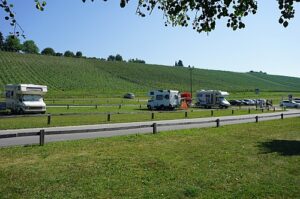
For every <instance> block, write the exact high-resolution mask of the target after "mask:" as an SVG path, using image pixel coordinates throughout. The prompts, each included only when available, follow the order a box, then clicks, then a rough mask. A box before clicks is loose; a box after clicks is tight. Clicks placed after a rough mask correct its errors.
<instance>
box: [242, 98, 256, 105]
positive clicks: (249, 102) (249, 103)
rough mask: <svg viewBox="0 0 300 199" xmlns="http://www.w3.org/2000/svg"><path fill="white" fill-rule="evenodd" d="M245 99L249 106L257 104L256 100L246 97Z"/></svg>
mask: <svg viewBox="0 0 300 199" xmlns="http://www.w3.org/2000/svg"><path fill="white" fill-rule="evenodd" d="M243 101H244V103H245V105H249V106H250V105H255V102H254V101H253V100H251V99H244V100H243Z"/></svg>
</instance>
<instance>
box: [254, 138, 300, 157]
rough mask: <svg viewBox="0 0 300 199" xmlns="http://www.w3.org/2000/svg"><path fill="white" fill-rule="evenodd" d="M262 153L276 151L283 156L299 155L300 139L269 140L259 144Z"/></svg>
mask: <svg viewBox="0 0 300 199" xmlns="http://www.w3.org/2000/svg"><path fill="white" fill-rule="evenodd" d="M259 147H260V148H261V149H262V153H274V152H277V153H279V154H280V155H283V156H293V155H300V141H298V140H271V141H268V142H262V143H260V144H259Z"/></svg>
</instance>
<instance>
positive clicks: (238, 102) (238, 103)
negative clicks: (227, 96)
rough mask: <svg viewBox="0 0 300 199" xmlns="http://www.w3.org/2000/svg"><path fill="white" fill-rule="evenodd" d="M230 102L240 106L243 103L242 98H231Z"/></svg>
mask: <svg viewBox="0 0 300 199" xmlns="http://www.w3.org/2000/svg"><path fill="white" fill-rule="evenodd" d="M229 103H230V104H231V105H233V106H240V105H243V103H242V101H241V100H229Z"/></svg>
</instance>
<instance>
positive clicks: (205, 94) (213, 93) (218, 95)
mask: <svg viewBox="0 0 300 199" xmlns="http://www.w3.org/2000/svg"><path fill="white" fill-rule="evenodd" d="M227 96H229V93H228V92H226V91H218V90H201V91H198V92H197V98H196V106H198V107H204V108H216V107H217V108H228V107H229V106H230V103H229V102H228V101H227V100H226V99H225V97H227Z"/></svg>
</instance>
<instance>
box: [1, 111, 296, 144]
mask: <svg viewBox="0 0 300 199" xmlns="http://www.w3.org/2000/svg"><path fill="white" fill-rule="evenodd" d="M289 115H300V113H287V114H283V113H281V114H276V115H269V116H258V115H257V116H255V117H244V118H235V119H222V120H220V119H216V120H208V121H189V122H178V123H161V124H157V123H153V124H149V125H133V126H126V127H125V126H124V127H104V128H90V129H78V130H57V131H55V130H50V131H45V130H44V129H41V130H40V131H34V132H26V133H22V132H21V133H8V134H0V139H6V138H16V137H28V136H39V137H40V142H39V144H40V145H41V146H42V145H44V143H45V136H46V135H63V134H76V133H95V132H103V131H117V130H130V129H140V128H152V129H153V130H152V132H153V134H156V133H158V130H157V127H164V126H178V125H195V124H208V123H216V127H220V126H221V122H229V121H238V120H251V119H254V121H255V122H256V123H257V122H259V119H262V118H275V117H280V119H284V116H289Z"/></svg>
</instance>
